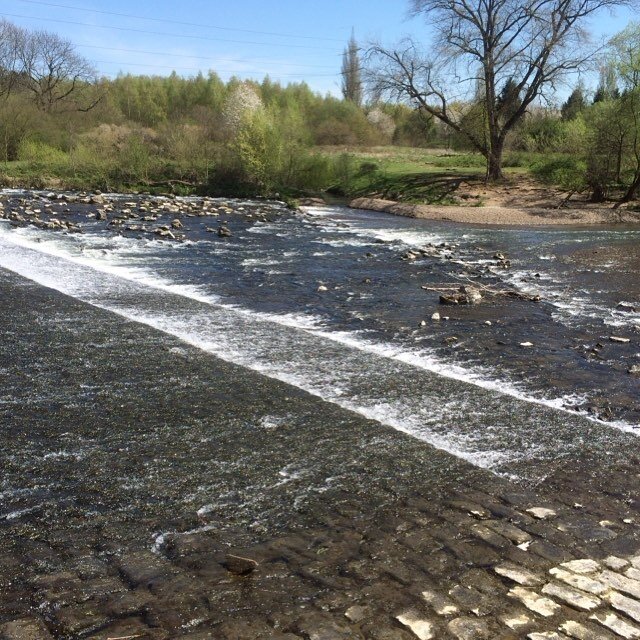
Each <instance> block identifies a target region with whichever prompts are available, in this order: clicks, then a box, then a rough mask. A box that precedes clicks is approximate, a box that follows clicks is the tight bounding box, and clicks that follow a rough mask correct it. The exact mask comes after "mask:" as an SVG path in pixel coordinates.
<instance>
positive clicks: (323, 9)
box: [0, 0, 632, 95]
mask: <svg viewBox="0 0 640 640" xmlns="http://www.w3.org/2000/svg"><path fill="white" fill-rule="evenodd" d="M407 7H408V3H407V2H404V1H403V0H323V1H322V2H317V1H316V2H305V1H304V0H275V1H274V0H272V1H270V2H269V1H267V0H225V1H224V2H223V1H221V0H182V1H176V0H172V1H169V0H138V1H137V2H136V1H133V2H132V1H131V0H128V1H126V0H109V1H108V2H99V1H97V0H93V1H81V0H2V4H1V5H0V16H2V17H5V18H6V19H7V20H10V21H11V22H14V23H16V24H19V25H20V26H23V27H27V28H30V29H46V30H48V31H53V32H56V33H58V34H60V35H62V36H63V37H65V38H68V39H69V40H71V41H72V42H73V43H74V44H75V45H76V46H77V48H78V51H79V52H80V53H81V54H82V55H84V56H85V57H86V58H87V59H89V60H90V61H92V62H93V63H94V65H95V67H96V68H97V69H98V71H99V72H100V74H101V75H106V76H115V75H117V73H118V72H125V73H133V74H158V75H168V74H169V73H170V72H171V71H172V70H175V71H176V72H177V73H178V74H180V75H184V76H189V75H195V74H196V73H197V72H198V71H199V70H200V71H202V72H204V73H207V72H208V71H209V70H210V69H212V70H214V71H216V72H217V73H218V74H219V75H220V76H221V77H222V78H223V79H225V80H226V79H228V78H229V77H230V76H232V75H237V76H240V77H243V78H256V79H262V78H263V77H264V76H265V75H266V74H269V75H270V76H271V77H272V78H273V79H274V80H279V81H281V82H282V83H287V82H291V81H300V80H306V81H307V83H308V84H309V85H310V86H311V88H312V89H314V90H316V91H319V92H322V93H326V92H330V93H333V94H335V95H339V93H340V75H339V74H340V64H341V54H342V51H343V49H344V47H345V44H346V42H347V40H348V39H349V36H350V33H351V29H352V27H353V28H354V29H355V34H356V38H357V39H358V40H359V41H360V42H361V43H366V42H367V41H370V40H372V39H377V40H381V41H383V42H387V43H392V42H394V41H396V40H398V39H399V38H400V37H402V36H403V35H406V34H412V35H416V36H418V37H423V38H425V39H426V38H427V37H428V29H427V27H426V26H425V25H424V23H422V22H421V21H419V20H409V19H408V18H407ZM116 14H121V15H116ZM631 16H632V14H631V12H630V11H629V10H622V9H620V10H618V11H617V12H616V14H615V15H613V16H612V15H609V14H608V13H607V12H602V13H600V14H599V15H598V18H597V20H594V21H593V24H592V30H593V32H594V37H595V38H596V39H599V38H602V37H606V36H607V35H613V34H614V33H616V32H617V31H620V30H621V29H622V28H624V27H625V26H626V24H627V22H628V21H629V19H630V18H631Z"/></svg>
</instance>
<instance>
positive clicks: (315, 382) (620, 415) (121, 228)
mask: <svg viewBox="0 0 640 640" xmlns="http://www.w3.org/2000/svg"><path fill="white" fill-rule="evenodd" d="M129 200H130V198H124V197H123V198H121V199H118V198H115V199H113V203H112V204H113V210H109V211H108V219H109V220H113V218H114V217H117V216H119V215H122V219H123V221H124V222H123V223H122V224H118V225H113V224H109V223H108V222H105V221H97V220H95V211H96V209H99V208H104V206H102V205H94V204H83V203H77V202H74V203H69V202H61V201H59V200H57V199H50V198H48V197H46V196H45V195H44V194H41V195H36V194H5V197H4V201H5V213H6V212H7V211H18V212H20V211H25V209H27V210H28V209H31V210H35V209H41V210H42V212H43V213H42V216H43V217H44V216H45V214H46V212H47V211H48V212H49V214H50V215H56V216H58V217H59V218H61V219H65V220H69V221H72V222H77V223H79V224H80V225H81V227H82V230H83V232H82V233H62V232H52V231H46V230H42V229H37V228H34V227H32V226H27V227H25V226H21V227H19V228H12V227H11V226H10V225H9V223H8V222H6V221H3V222H0V266H2V267H4V268H6V269H9V270H12V271H15V272H16V273H18V274H20V275H22V276H25V277H27V278H30V279H32V280H34V281H35V282H38V283H40V284H43V285H45V286H48V287H52V288H54V289H57V290H59V291H62V292H64V293H66V294H68V295H70V296H72V297H74V298H77V299H78V300H81V301H85V302H89V303H91V304H93V305H95V306H97V307H100V308H102V309H107V310H110V311H113V312H115V313H117V314H119V315H120V316H121V317H124V318H126V319H128V320H133V321H135V322H137V323H142V324H144V325H147V326H150V327H153V328H155V329H159V330H160V331H162V332H163V333H164V334H168V335H170V336H172V337H173V338H178V339H180V340H182V341H184V342H185V343H188V344H190V345H193V346H196V347H198V348H200V349H202V350H204V351H205V352H208V353H211V354H214V355H216V356H219V357H220V358H222V359H223V360H226V361H227V362H229V363H233V364H236V365H240V366H241V367H245V368H246V369H250V370H253V371H256V372H259V373H262V374H264V375H266V376H267V377H269V378H272V379H276V380H279V381H283V382H285V383H288V384H290V385H292V386H293V387H295V388H297V389H302V390H304V391H307V392H310V393H312V394H313V395H315V396H318V397H320V398H322V399H323V400H326V401H327V402H328V403H330V404H331V405H337V406H339V407H342V408H345V409H348V410H350V411H353V412H355V413H357V414H360V415H361V416H364V417H366V418H369V419H371V420H374V421H376V422H377V423H379V424H381V425H383V426H384V427H385V428H387V429H389V428H390V429H391V433H393V430H395V431H396V432H398V431H400V432H404V433H405V434H409V435H410V436H411V437H413V438H415V439H417V440H418V441H420V442H424V443H428V444H430V445H433V446H435V447H436V448H438V449H442V450H444V451H447V452H449V453H452V454H453V455H454V456H456V457H459V458H462V459H464V460H466V461H468V462H471V463H472V464H473V465H476V466H479V467H483V468H487V469H490V470H492V471H495V472H497V473H500V474H505V475H507V476H512V477H517V478H520V479H525V480H531V481H537V480H539V479H541V478H543V477H544V476H545V474H546V472H547V467H548V465H549V464H550V463H552V462H554V461H559V460H560V461H561V460H563V459H569V458H571V457H572V456H575V455H576V453H577V452H579V451H580V450H581V449H582V448H584V447H585V446H586V445H587V444H588V445H589V446H594V447H595V448H596V449H598V448H599V449H600V450H601V452H602V459H603V464H605V463H606V458H607V455H608V452H609V450H610V449H612V448H615V447H620V446H622V445H621V443H626V444H624V446H628V443H629V442H633V443H635V438H634V437H632V438H631V440H628V438H629V434H632V436H633V435H637V434H638V433H640V427H638V423H640V406H639V405H640V382H639V380H640V378H638V377H635V376H633V375H630V374H628V373H627V371H628V370H629V369H630V368H631V367H632V366H633V365H634V364H638V363H640V344H639V342H640V333H639V331H638V330H639V328H640V313H637V312H632V311H627V310H625V311H623V310H619V309H617V308H616V307H617V306H618V305H619V303H620V302H626V303H628V304H629V305H630V306H634V305H635V306H639V305H640V277H639V276H640V258H639V256H640V242H639V241H640V231H638V230H636V229H633V228H624V227H615V228H601V227H598V228H562V229H558V228H539V229H533V230H532V229H517V228H504V229H495V228H482V227H471V226H461V225H456V224H453V223H446V222H432V221H419V220H411V219H406V218H395V217H392V216H389V215H386V214H376V213H372V212H371V213H370V212H362V211H351V210H348V209H344V208H339V207H326V208H310V209H307V210H306V211H304V212H302V213H300V212H296V213H294V212H291V211H289V210H287V209H286V208H285V207H284V206H283V205H281V204H278V203H269V202H238V201H234V202H226V201H225V202H223V201H219V200H209V201H204V202H203V201H182V205H183V209H182V211H180V210H178V205H180V204H181V201H179V200H178V201H177V202H174V201H170V200H166V199H157V200H145V204H144V205H143V210H142V211H141V210H139V209H138V207H139V206H140V204H141V201H139V200H136V199H134V200H133V201H131V202H130V201H129ZM172 207H173V208H174V209H173V210H170V209H171V208H172ZM167 209H169V210H167ZM123 211H124V214H122V212H123ZM130 212H133V213H134V215H137V216H138V217H137V218H133V219H132V218H130V217H129V215H130ZM154 212H155V213H154ZM150 214H153V215H154V216H155V215H157V216H158V219H157V220H154V221H151V220H149V221H145V220H143V218H144V217H145V216H149V215H150ZM175 218H178V219H179V220H180V221H181V224H182V225H183V226H182V228H180V229H179V230H176V231H175V233H176V234H183V235H184V240H183V241H171V240H163V239H160V238H158V237H157V236H155V235H153V234H151V233H147V232H146V230H152V229H153V228H156V227H157V226H158V225H160V224H169V223H170V222H171V221H172V220H173V219H175ZM223 222H224V223H226V224H227V225H228V227H229V228H230V230H231V232H232V236H231V237H230V238H219V237H218V235H217V233H215V230H216V229H217V227H218V226H219V225H220V224H222V223H223ZM128 226H129V227H131V226H132V227H133V228H132V229H127V227H128ZM207 229H213V230H214V232H213V233H212V232H211V231H208V230H207ZM424 247H427V250H426V251H425V252H424V254H421V255H420V256H419V257H417V258H416V259H408V260H407V259H403V258H406V254H407V251H409V250H410V249H418V248H424ZM497 252H500V253H503V254H505V255H506V256H507V257H508V258H509V259H510V261H511V266H510V268H508V269H505V268H503V267H501V266H500V264H499V263H500V260H499V259H497V258H496V257H495V256H496V253H497ZM469 283H473V284H474V285H475V286H481V287H489V288H491V289H492V290H500V291H507V290H510V291H514V290H515V291H519V292H523V293H527V294H532V295H533V294H536V295H540V296H541V298H542V300H541V301H540V302H532V301H530V300H527V299H518V298H512V297H505V296H498V297H491V298H489V297H487V298H486V299H485V301H484V302H483V303H482V304H480V305H474V306H459V307H443V306H441V305H439V304H438V297H439V293H438V292H437V291H433V290H430V289H429V288H437V287H440V286H443V285H449V284H451V285H456V286H457V285H459V284H467V285H468V284H469ZM423 287H427V289H425V288H423ZM436 311H438V312H439V313H440V314H441V315H443V316H445V315H446V316H448V317H449V319H448V320H442V321H440V322H435V321H432V320H431V316H432V314H433V313H434V312H436ZM611 336H619V337H626V338H629V342H628V343H619V342H612V341H611V340H610V337H611ZM523 343H531V345H532V346H522V344H523ZM176 348H179V347H176ZM280 419H281V418H280V417H278V416H275V417H270V416H269V415H265V416H263V417H262V418H261V420H262V422H263V427H264V429H266V430H267V431H268V430H269V429H277V427H278V424H279V420H280ZM53 453H55V452H53ZM283 474H284V475H283V476H282V477H283V482H288V480H287V478H288V477H289V476H291V477H294V476H295V474H296V470H295V469H289V470H287V469H285V470H284V471H283ZM287 474H288V475H287Z"/></svg>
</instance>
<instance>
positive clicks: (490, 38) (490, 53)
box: [367, 0, 637, 180]
mask: <svg viewBox="0 0 640 640" xmlns="http://www.w3.org/2000/svg"><path fill="white" fill-rule="evenodd" d="M636 1H637V0H477V1H471V0H411V7H412V13H413V15H414V16H420V17H424V18H425V19H428V20H429V23H430V25H431V26H432V27H433V28H434V30H435V33H436V42H435V47H434V49H433V51H432V53H431V55H429V56H427V55H424V54H423V53H421V51H420V49H419V47H418V46H417V45H416V44H415V42H413V41H411V40H405V41H404V42H402V43H400V45H399V46H397V47H395V48H386V47H383V46H381V45H375V46H373V47H372V48H371V49H370V50H369V54H368V65H367V75H368V80H369V82H370V83H371V85H372V88H373V89H374V90H375V91H376V92H377V94H378V95H379V96H384V95H386V96H387V97H393V98H396V99H404V100H408V101H410V102H411V103H412V104H414V105H415V106H416V107H418V108H419V109H421V110H423V111H424V112H426V113H428V114H430V115H432V116H434V117H435V118H438V119H439V120H441V121H442V122H443V123H445V124H446V125H447V126H448V127H450V128H451V129H453V130H454V131H456V132H458V133H459V134H461V135H462V136H464V137H465V138H466V139H467V140H468V141H469V142H470V144H471V145H472V146H473V147H474V148H475V149H477V150H478V151H479V152H480V153H482V154H483V155H484V157H485V158H486V160H487V179H488V180H499V179H501V178H502V155H503V151H504V144H505V139H506V136H507V134H508V133H509V131H511V130H512V129H513V127H514V126H515V125H516V124H517V123H518V121H519V120H520V119H521V118H522V116H523V115H524V114H525V113H526V111H527V108H528V107H529V105H531V103H532V102H534V100H536V99H538V98H540V97H541V96H544V94H545V91H546V90H549V89H551V90H552V89H553V88H554V87H555V86H556V85H557V84H558V83H559V82H560V81H561V80H562V79H563V78H564V77H566V75H567V74H568V73H571V72H575V71H578V70H580V69H581V68H582V67H583V66H584V65H585V64H586V62H587V61H588V60H589V59H590V58H591V56H592V52H591V51H589V50H588V49H587V48H586V47H585V42H587V34H586V32H585V23H586V21H587V19H588V18H589V17H590V16H591V15H592V14H593V13H595V12H596V11H598V10H599V9H602V8H606V7H615V6H620V5H624V4H631V3H634V2H636ZM510 78H511V79H512V88H511V91H512V92H513V93H514V94H515V95H517V96H518V104H517V108H514V101H509V102H505V101H501V100H499V99H498V98H499V95H498V92H499V88H500V87H501V86H504V85H505V84H506V83H507V81H508V80H509V79H510ZM478 85H480V87H481V89H482V91H481V92H480V97H479V98H478V99H479V100H480V102H481V105H482V111H483V114H484V126H483V127H482V128H481V130H480V131H479V130H478V127H477V126H474V127H471V128H470V127H467V126H465V120H464V118H463V117H462V116H463V115H464V111H465V110H464V108H461V106H464V105H466V106H467V108H468V107H469V106H474V107H476V109H477V108H478V101H477V100H476V101H474V100H473V99H471V97H472V96H473V95H474V93H475V94H476V95H477V94H478V91H477V88H478Z"/></svg>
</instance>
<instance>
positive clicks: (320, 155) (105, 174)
mask: <svg viewBox="0 0 640 640" xmlns="http://www.w3.org/2000/svg"><path fill="white" fill-rule="evenodd" d="M545 162H549V159H544V158H542V157H541V156H540V155H539V154H533V153H508V154H507V155H506V156H505V174H506V176H507V180H508V182H514V181H513V180H512V179H513V178H515V177H519V176H522V177H523V178H524V177H530V176H536V177H538V176H539V175H543V178H544V177H545V176H544V174H543V173H541V172H540V170H539V168H540V166H541V163H542V165H544V163H545ZM484 175H485V161H484V158H483V157H482V156H481V155H479V154H474V153H456V152H453V151H450V150H447V149H417V148H412V147H396V146H382V147H370V148H358V147H316V148H314V149H312V150H310V151H307V152H304V153H300V154H299V155H297V156H295V157H292V158H291V167H290V169H289V170H288V171H287V172H282V171H281V170H280V171H278V172H277V173H274V174H273V175H270V176H268V179H266V178H265V177H264V176H263V178H262V179H252V177H251V176H250V175H248V174H247V172H246V171H240V170H239V167H238V166H236V165H235V164H234V163H233V162H232V161H230V160H229V158H226V157H224V156H218V157H212V158H208V157H207V156H206V154H201V155H200V157H198V154H194V157H193V158H192V160H191V162H189V163H177V162H175V161H170V160H167V159H165V158H163V157H161V156H157V155H156V156H154V155H150V154H148V153H147V152H145V150H144V149H140V150H139V151H138V153H132V152H131V150H128V152H127V153H121V154H117V155H114V154H113V153H111V154H109V153H104V154H100V153H98V150H97V149H96V153H94V154H84V155H78V154H77V153H73V152H69V153H64V152H61V151H56V152H53V151H52V150H50V149H47V148H43V147H42V146H41V147H36V148H33V149H31V152H30V154H25V159H22V160H19V161H13V162H6V163H2V164H0V184H1V185H3V186H5V187H7V186H8V187H26V188H36V189H56V188H57V189H74V190H95V189H99V190H103V191H123V192H132V191H148V192H152V193H175V194H179V195H188V194H200V195H216V196H228V197H232V196H256V195H266V196H273V195H276V194H277V195H278V197H282V198H285V199H292V200H293V199H295V198H299V197H303V196H309V195H313V196H317V195H322V194H328V195H331V196H333V197H338V198H345V199H350V198H356V197H376V198H384V199H388V200H396V201H400V202H407V203H419V204H423V203H424V204H442V205H447V204H461V203H465V198H467V196H466V195H465V194H464V193H463V191H464V189H461V188H460V187H461V185H462V184H464V185H466V186H467V187H468V186H469V185H471V186H472V187H473V186H477V187H478V188H479V187H480V186H481V185H482V184H483V180H484ZM550 180H551V181H553V176H551V178H550ZM545 182H549V180H545ZM466 204H473V205H476V206H481V205H482V204H483V202H482V199H477V200H474V201H471V202H469V201H467V202H466Z"/></svg>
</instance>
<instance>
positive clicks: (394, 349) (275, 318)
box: [0, 227, 640, 435]
mask: <svg viewBox="0 0 640 640" xmlns="http://www.w3.org/2000/svg"><path fill="white" fill-rule="evenodd" d="M0 230H2V227H0ZM4 238H5V239H8V240H9V242H11V243H13V244H17V245H18V246H21V247H23V248H26V249H28V250H34V251H37V252H40V253H45V254H48V255H53V256H55V257H58V258H61V259H63V260H68V261H70V262H73V263H75V264H78V265H82V266H85V267H87V266H88V267H90V268H92V269H94V270H96V271H99V272H102V273H108V274H112V275H116V276H118V277H120V278H122V279H124V280H127V281H130V282H134V283H137V284H143V285H145V286H148V287H150V288H153V289H157V290H160V291H165V292H168V293H171V294H174V295H178V296H182V297H185V298H189V299H192V300H195V301H197V302H202V303H204V304H207V305H210V306H215V307H218V308H221V309H225V310H229V311H233V312H235V313H238V314H241V315H243V316H245V317H251V318H253V319H258V320H261V321H264V322H268V323H272V324H279V325H282V326H286V327H289V328H294V329H297V330H300V331H304V332H306V333H309V334H312V335H315V336H318V337H322V338H325V339H327V340H331V341H333V342H335V343H338V344H342V345H345V346H348V347H350V348H353V349H356V350H359V351H362V352H365V353H368V354H373V355H377V356H380V357H383V358H387V359H390V360H395V361H397V362H402V363H403V364H407V365H409V366H412V367H414V368H416V369H422V370H424V371H428V372H429V373H433V374H436V375H439V376H442V377H444V378H448V379H451V380H456V381H458V382H462V383H464V384H469V385H472V386H475V387H478V388H481V389H484V390H486V391H490V392H492V393H497V394H500V395H504V396H508V397H512V398H515V399H517V400H519V401H522V402H526V403H529V404H535V405H538V406H543V407H547V408H550V409H553V410H556V411H560V412H563V413H566V414H570V415H573V416H577V417H580V418H583V419H585V420H588V421H590V422H594V423H597V424H601V425H605V426H608V427H614V428H616V429H619V430H620V431H623V432H626V433H630V434H632V435H640V430H639V426H640V425H633V424H629V423H627V422H624V421H622V420H617V421H605V420H600V419H599V418H597V417H595V416H591V415H588V414H586V413H584V412H579V411H575V410H573V409H569V408H567V407H566V406H564V402H566V399H567V398H566V397H564V396H563V397H559V398H555V399H548V398H539V397H536V396H532V395H528V394H527V393H526V392H523V391H522V390H520V389H518V388H517V387H516V386H515V385H513V384H511V383H509V382H507V381H505V380H499V379H493V378H491V377H489V376H486V374H485V373H484V372H482V371H479V370H475V371H474V370H473V369H467V368H464V367H462V366H460V365H455V364H448V363H444V362H442V361H441V360H440V359H439V358H438V357H437V356H435V355H433V354H431V353H429V352H428V351H423V352H422V353H420V352H415V351H411V350H408V349H405V348H402V347H398V346H391V345H385V344H379V343H373V342H369V341H365V340H362V339H360V338H357V337H355V334H354V333H349V332H337V331H324V330H322V329H320V328H318V325H319V324H320V322H321V320H320V319H317V320H316V319H314V318H308V317H306V316H298V315H295V314H282V315H277V314H267V313H261V312H256V311H253V310H250V309H244V308H242V307H239V306H237V305H233V304H228V303H222V302H221V301H220V298H218V297H216V296H213V295H210V294H202V293H201V292H200V291H199V289H198V288H197V287H195V286H184V285H177V284H173V283H169V282H166V281H162V280H160V279H155V277H154V276H151V275H149V274H147V273H145V272H140V271H136V270H132V269H131V270H130V269H127V268H125V267H115V266H111V265H104V264H102V263H99V262H97V261H95V260H86V259H83V258H77V257H73V256H69V255H68V254H66V253H65V252H64V251H61V250H59V249H52V248H51V247H48V246H44V247H43V246H41V245H40V244H35V243H31V242H28V241H24V240H23V239H19V241H18V242H14V236H11V237H7V236H6V234H5V235H4ZM1 262H2V261H1V256H0V263H1ZM7 268H8V269H10V270H12V271H15V272H16V273H20V274H21V275H24V276H25V277H27V278H29V279H31V280H34V281H36V282H38V283H39V284H43V285H44V286H47V287H50V288H52V289H56V290H58V291H60V292H62V293H67V294H69V291H68V290H67V289H65V288H64V287H63V286H62V285H61V284H59V283H52V282H50V281H49V280H47V279H46V278H40V279H39V278H38V276H35V275H34V274H32V273H30V272H29V271H28V270H27V271H26V272H24V270H23V271H21V270H20V269H17V268H15V266H11V265H7ZM72 295H73V294H72ZM85 301H86V302H89V303H90V304H93V305H94V306H96V307H100V308H103V309H107V310H109V311H114V312H116V313H119V315H123V313H122V312H119V311H118V309H117V308H111V307H107V306H103V305H101V304H99V303H96V302H94V301H91V300H85ZM125 317H129V316H125ZM130 319H134V320H135V319H137V320H138V321H140V322H144V323H146V324H150V323H151V322H152V321H154V322H155V320H153V319H151V318H146V319H142V316H139V317H137V318H130ZM301 320H303V322H301ZM150 326H154V327H155V324H153V325H150ZM155 328H160V327H155ZM160 330H162V331H164V332H168V333H171V331H167V329H166V327H165V328H160ZM185 336H187V334H182V335H180V336H179V337H181V339H183V340H184V341H185V342H189V343H190V344H194V343H193V341H192V340H189V339H188V338H187V337H185ZM194 346H198V347H200V348H202V346H201V345H200V344H194ZM244 364H245V366H248V365H247V364H246V362H245V363H244ZM324 399H326V398H324Z"/></svg>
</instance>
